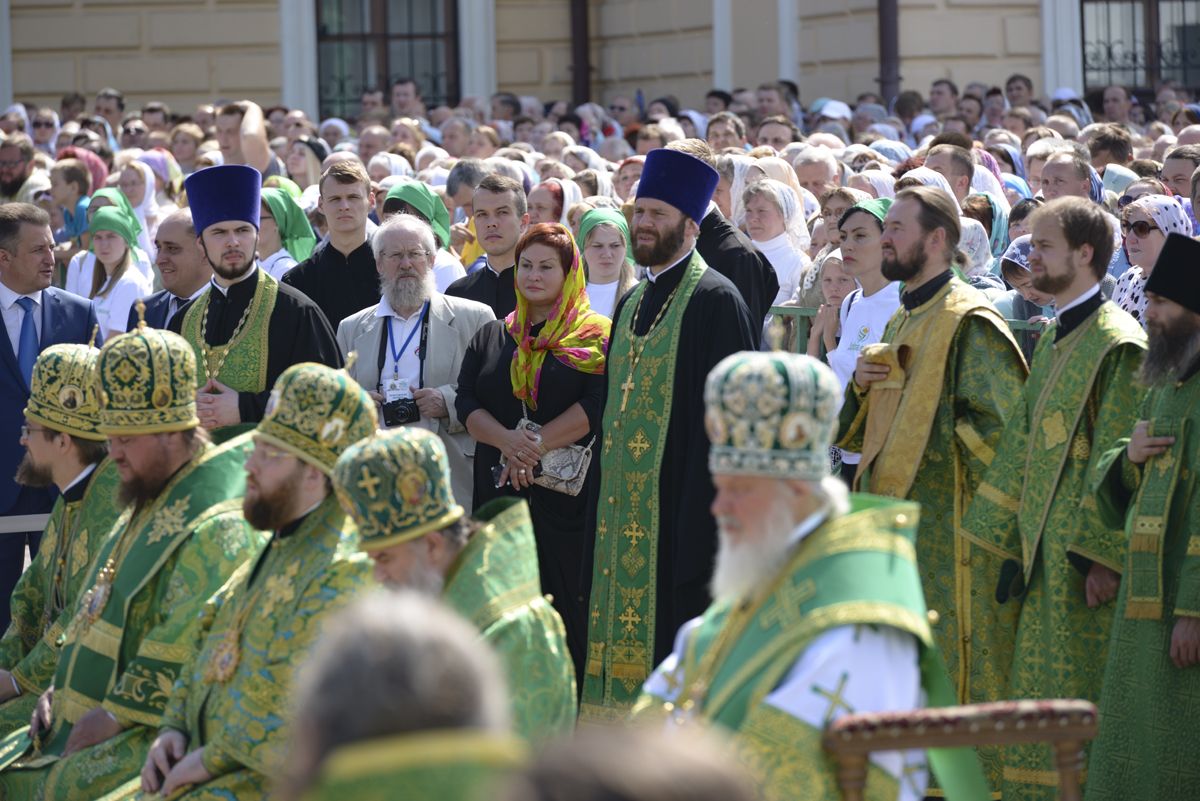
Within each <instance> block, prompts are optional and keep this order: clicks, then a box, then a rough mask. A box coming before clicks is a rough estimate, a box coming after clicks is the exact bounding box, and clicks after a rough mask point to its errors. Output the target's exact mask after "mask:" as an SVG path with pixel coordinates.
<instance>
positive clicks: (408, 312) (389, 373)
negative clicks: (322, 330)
mask: <svg viewBox="0 0 1200 801" xmlns="http://www.w3.org/2000/svg"><path fill="white" fill-rule="evenodd" d="M371 246H372V248H373V249H374V251H375V266H376V269H377V270H378V271H379V282H380V287H381V290H382V293H383V297H382V298H381V299H380V301H379V303H378V304H376V305H374V306H370V307H368V308H366V309H363V310H362V311H360V312H356V313H354V314H352V315H350V316H349V317H347V318H346V319H345V320H342V322H341V324H340V325H338V330H337V341H338V347H339V348H341V350H342V355H343V357H347V358H348V357H349V355H350V353H351V352H352V351H355V352H357V353H358V358H357V359H356V360H355V361H354V363H353V364H351V365H350V366H349V368H348V370H349V372H350V375H351V376H352V377H353V378H354V380H355V381H357V382H358V383H359V385H360V386H362V388H363V389H365V390H367V393H368V394H369V395H370V396H371V397H372V398H373V399H374V400H375V402H376V403H377V404H379V412H380V415H379V416H380V419H381V420H382V421H383V423H384V426H385V427H387V428H395V427H398V426H404V425H414V426H418V427H421V428H425V429H427V430H429V431H432V432H434V433H435V434H437V435H438V437H440V438H441V440H442V443H443V444H444V445H445V446H446V452H447V454H448V455H449V458H450V476H451V481H452V484H453V489H454V497H455V498H458V499H459V501H460V502H462V503H463V504H464V505H465V506H466V507H467V508H468V509H469V508H471V496H472V492H473V481H474V479H473V475H474V467H473V466H472V462H473V461H474V458H475V440H473V439H471V435H470V434H468V433H467V429H466V427H465V426H464V425H463V423H462V422H461V421H460V420H459V419H458V414H457V413H456V412H455V410H454V399H455V397H457V395H458V372H459V369H460V368H461V366H462V357H463V354H465V353H466V352H467V345H469V344H470V342H471V338H472V337H473V336H475V332H476V331H478V330H479V329H480V328H482V327H483V326H484V324H486V323H488V322H491V321H492V320H494V319H495V316H494V315H493V314H492V310H491V309H490V308H489V307H487V306H485V305H484V304H482V303H478V302H476V301H473V300H467V299H466V298H457V297H451V296H449V295H443V294H442V293H440V292H438V291H437V286H436V281H435V277H434V271H433V266H434V260H435V259H436V257H437V242H436V239H435V238H434V233H433V229H432V228H430V226H429V224H428V223H426V222H425V221H424V220H422V219H420V218H418V217H416V216H415V215H412V214H398V215H396V216H394V217H391V218H390V219H388V220H387V221H386V222H385V223H384V224H383V225H381V226H379V228H378V229H376V231H375V236H374V237H373V238H372V240H371Z"/></svg>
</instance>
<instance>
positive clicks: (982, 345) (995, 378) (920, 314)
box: [837, 187, 1026, 785]
mask: <svg viewBox="0 0 1200 801" xmlns="http://www.w3.org/2000/svg"><path fill="white" fill-rule="evenodd" d="M924 218H931V219H932V221H936V225H934V226H933V227H932V228H931V229H928V230H927V229H925V228H923V227H922V225H923V224H925V219H924ZM959 230H960V229H959V223H958V213H957V210H956V209H955V208H954V204H953V199H952V198H950V197H949V196H948V195H947V194H946V193H945V192H943V191H941V190H939V189H935V188H932V187H913V188H911V189H905V190H902V191H901V192H900V193H899V194H897V196H896V201H895V203H893V204H892V207H891V209H890V210H889V211H888V215H887V217H886V219H885V222H884V230H883V237H882V247H883V274H884V277H886V278H888V279H889V280H893V281H904V282H905V291H904V293H903V294H902V295H901V297H900V302H901V308H900V309H899V310H898V311H897V312H896V314H895V315H894V316H893V317H892V319H891V320H890V321H889V322H888V325H887V328H886V329H885V330H884V334H883V341H882V342H881V343H880V344H877V345H871V346H868V347H866V348H864V349H863V352H862V355H861V356H859V363H858V367H857V368H856V370H855V374H854V378H853V379H852V380H851V381H850V382H849V385H848V388H847V391H846V402H845V405H844V406H843V407H842V412H841V431H840V437H841V439H840V441H839V442H838V443H837V444H838V446H839V447H841V448H843V449H844V450H849V451H854V452H857V453H861V454H862V455H863V457H862V461H861V462H860V464H859V467H858V473H857V475H856V476H855V480H854V484H855V488H856V489H860V490H863V491H867V492H871V493H874V494H876V495H884V496H887V497H892V498H904V499H907V500H912V501H917V502H918V503H920V504H921V525H920V527H919V528H918V530H917V546H916V547H917V563H918V565H919V566H920V570H921V582H922V584H923V585H924V588H925V602H926V603H927V604H928V605H929V608H930V609H932V610H934V611H935V612H937V613H938V623H937V624H936V625H934V626H933V636H934V638H935V639H936V640H937V643H938V646H939V648H940V649H941V651H942V654H943V656H944V657H945V659H946V664H947V667H948V669H949V671H950V678H951V680H952V681H953V682H954V685H955V688H956V690H957V695H958V699H959V701H960V703H978V702H982V701H994V700H998V699H999V698H1001V697H1003V692H1004V687H1005V685H1006V684H1007V675H1006V673H1007V670H1008V666H1009V664H1010V662H1011V661H1012V658H1011V653H1012V644H1013V639H1014V636H1015V631H1016V625H1017V611H1018V610H1017V608H1016V605H1015V604H1014V605H1011V606H1008V605H1006V606H1002V607H997V606H996V605H995V603H994V602H993V600H992V596H993V591H994V589H995V586H996V577H997V576H998V575H999V574H1000V565H1001V564H1002V562H1003V561H1004V559H1005V558H1008V557H1010V556H1011V554H1005V553H1003V552H1002V551H999V550H998V549H996V548H993V547H991V546H989V545H987V544H986V543H985V542H983V541H981V540H979V539H975V538H972V537H970V536H969V535H968V533H967V532H966V531H964V530H963V528H962V519H963V515H964V514H965V513H966V511H967V509H968V507H969V506H970V505H971V501H972V500H973V499H974V496H975V488H976V486H978V484H979V482H980V481H981V480H982V478H983V473H984V471H985V470H986V469H987V467H988V466H989V465H990V464H991V463H992V460H993V458H994V457H995V452H996V446H997V444H998V443H999V440H1000V434H1001V431H1002V430H1003V428H1004V423H1005V421H1006V420H1007V419H1008V417H1009V415H1011V414H1012V411H1013V409H1015V408H1016V404H1017V403H1018V402H1019V400H1020V394H1021V385H1022V384H1023V382H1024V380H1025V374H1026V368H1025V359H1024V357H1023V356H1022V355H1021V351H1020V348H1019V347H1018V346H1017V343H1016V342H1015V341H1014V340H1013V337H1012V334H1011V333H1010V332H1009V330H1008V325H1007V324H1006V323H1005V322H1004V318H1003V317H1001V316H1000V314H999V312H997V311H996V309H995V308H994V307H993V306H992V305H991V303H989V302H988V300H987V298H985V297H984V296H983V294H982V293H980V292H979V291H978V290H976V289H973V288H972V287H970V286H968V285H967V284H966V283H964V282H963V281H961V280H959V279H958V278H956V277H955V276H954V274H953V272H951V269H950V257H951V254H952V253H953V252H954V250H955V248H956V247H957V244H958V237H959ZM984 758H985V762H987V763H988V766H989V773H990V779H991V781H992V783H993V785H998V784H999V781H1000V775H999V761H998V756H997V755H995V754H993V753H991V752H990V751H985V752H984Z"/></svg>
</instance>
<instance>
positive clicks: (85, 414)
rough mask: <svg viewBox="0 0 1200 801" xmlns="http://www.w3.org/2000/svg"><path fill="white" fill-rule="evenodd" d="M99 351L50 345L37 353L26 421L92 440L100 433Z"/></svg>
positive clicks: (90, 347) (70, 344)
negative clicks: (97, 367)
mask: <svg viewBox="0 0 1200 801" xmlns="http://www.w3.org/2000/svg"><path fill="white" fill-rule="evenodd" d="M99 357H100V351H99V349H97V348H93V347H92V346H91V345H79V344H75V343H64V344H59V345H51V346H50V347H48V348H46V349H45V350H43V351H42V352H41V353H39V354H38V357H37V362H35V363H34V365H33V376H32V378H31V380H30V382H29V402H28V403H27V404H26V406H25V418H26V419H27V420H30V421H32V422H35V423H41V424H42V425H44V426H50V428H53V429H54V430H55V431H62V432H65V433H67V434H71V435H72V436H76V437H80V438H82V439H90V440H93V441H97V442H99V441H102V440H103V439H104V435H103V434H101V433H100V381H99V380H98V378H99V377H98V376H97V374H96V364H97V362H98V360H99Z"/></svg>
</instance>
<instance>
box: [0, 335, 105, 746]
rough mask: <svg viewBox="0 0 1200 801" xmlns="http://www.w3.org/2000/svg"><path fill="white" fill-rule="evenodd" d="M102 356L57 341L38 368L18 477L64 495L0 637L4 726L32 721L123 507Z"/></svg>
mask: <svg viewBox="0 0 1200 801" xmlns="http://www.w3.org/2000/svg"><path fill="white" fill-rule="evenodd" d="M99 355H100V351H99V350H97V349H96V348H93V347H90V346H88V345H78V344H72V345H52V346H50V347H49V348H46V350H44V351H42V352H41V354H39V355H38V360H37V362H36V363H35V364H34V367H33V378H32V381H31V382H30V384H31V388H30V396H29V404H28V405H27V406H26V407H25V420H26V424H27V426H28V433H26V435H25V458H24V461H23V462H22V463H21V466H20V468H19V469H18V472H17V480H18V481H19V482H21V483H23V484H26V485H32V486H46V485H48V484H54V485H56V486H57V487H58V490H59V492H60V493H61V494H60V495H59V496H58V499H57V500H56V501H55V502H54V508H53V509H52V510H51V512H50V521H49V522H48V523H47V524H46V530H45V532H44V533H43V535H42V547H41V549H40V550H39V551H38V554H37V556H36V557H35V558H34V560H33V562H32V563H31V564H30V565H29V568H28V569H26V571H25V572H24V574H22V575H21V579H20V581H18V582H17V586H16V588H15V589H14V590H13V594H12V600H11V602H10V605H11V608H12V624H11V625H10V626H9V628H8V631H7V632H5V634H4V637H3V638H0V701H2V702H3V703H0V733H7V732H10V731H12V730H14V729H19V728H20V727H22V726H25V725H27V724H28V723H29V718H30V717H31V716H32V715H33V708H34V705H35V704H36V703H37V699H38V696H39V695H41V694H42V693H43V692H45V691H46V689H47V688H48V687H49V686H50V681H51V679H53V678H54V669H55V667H56V666H57V664H58V654H59V650H60V646H61V638H62V634H63V631H64V630H65V629H66V626H67V623H69V622H70V618H71V615H72V614H73V613H74V610H75V607H76V605H77V603H78V599H79V595H80V593H81V592H82V589H83V587H82V585H83V580H84V578H85V577H86V576H87V573H88V570H89V568H90V567H91V564H92V561H93V560H94V559H95V556H96V552H97V551H98V550H99V549H100V545H101V544H102V543H103V542H104V537H105V535H107V534H108V532H109V529H111V528H112V525H113V523H114V522H115V521H116V518H117V513H118V511H119V509H118V507H117V502H116V494H117V485H118V482H119V476H118V474H117V468H116V465H115V464H114V463H113V462H112V461H111V460H104V456H105V454H106V450H105V447H104V439H105V438H104V435H103V434H101V433H100V431H99V428H98V427H99V425H100V386H99V383H98V382H97V380H96V359H97V357H98V356H99ZM102 460H103V461H102Z"/></svg>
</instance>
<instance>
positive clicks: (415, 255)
mask: <svg viewBox="0 0 1200 801" xmlns="http://www.w3.org/2000/svg"><path fill="white" fill-rule="evenodd" d="M380 255H381V256H383V259H384V261H397V262H405V261H407V262H414V261H421V260H423V259H425V258H426V257H427V256H428V255H429V251H428V250H425V249H424V248H415V249H413V250H393V251H391V252H390V253H382V254H380Z"/></svg>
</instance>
